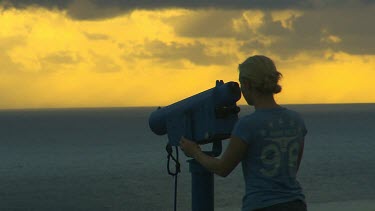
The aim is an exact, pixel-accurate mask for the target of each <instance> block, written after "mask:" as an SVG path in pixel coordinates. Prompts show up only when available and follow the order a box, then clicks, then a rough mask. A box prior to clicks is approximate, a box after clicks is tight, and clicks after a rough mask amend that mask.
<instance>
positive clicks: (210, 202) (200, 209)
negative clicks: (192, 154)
mask: <svg viewBox="0 0 375 211" xmlns="http://www.w3.org/2000/svg"><path fill="white" fill-rule="evenodd" d="M188 162H189V169H190V173H191V184H192V186H191V192H192V196H191V197H192V211H214V174H213V173H211V172H209V171H208V170H207V169H206V168H204V167H203V166H202V165H201V164H200V163H198V162H197V161H196V160H195V159H192V160H188Z"/></svg>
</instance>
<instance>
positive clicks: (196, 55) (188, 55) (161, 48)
mask: <svg viewBox="0 0 375 211" xmlns="http://www.w3.org/2000/svg"><path fill="white" fill-rule="evenodd" d="M142 46H143V47H142V48H144V50H143V51H142V52H140V53H138V54H136V55H135V56H136V57H138V58H142V59H152V60H155V61H156V62H159V63H168V62H173V61H174V62H179V61H181V60H187V61H190V62H191V63H193V64H196V65H225V64H231V63H232V62H234V61H237V58H236V57H235V55H230V54H224V53H222V52H216V53H208V52H207V50H208V49H209V47H208V46H206V45H204V44H203V43H200V42H194V43H192V44H181V43H176V42H172V43H164V42H162V41H158V40H153V41H146V42H145V44H144V45H142Z"/></svg>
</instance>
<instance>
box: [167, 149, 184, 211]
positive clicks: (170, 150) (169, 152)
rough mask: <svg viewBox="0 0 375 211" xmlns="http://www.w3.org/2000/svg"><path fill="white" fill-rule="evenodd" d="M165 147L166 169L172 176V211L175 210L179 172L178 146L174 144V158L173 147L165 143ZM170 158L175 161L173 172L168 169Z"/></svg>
mask: <svg viewBox="0 0 375 211" xmlns="http://www.w3.org/2000/svg"><path fill="white" fill-rule="evenodd" d="M165 149H166V150H167V153H168V157H167V158H168V161H167V170H168V174H169V175H171V176H174V211H176V210H177V175H178V173H180V172H181V169H180V162H179V161H178V147H177V146H176V147H175V149H176V158H175V157H174V156H173V149H172V146H171V145H170V144H167V146H166V147H165ZM171 158H172V160H173V161H174V162H175V163H176V164H175V172H172V171H171V170H170V166H169V163H170V162H169V161H170V159H171Z"/></svg>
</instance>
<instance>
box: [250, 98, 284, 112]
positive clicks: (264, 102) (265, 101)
mask: <svg viewBox="0 0 375 211" xmlns="http://www.w3.org/2000/svg"><path fill="white" fill-rule="evenodd" d="M280 107H281V106H280V105H278V104H277V103H276V101H275V99H274V97H273V95H266V96H259V97H257V98H256V99H254V108H255V109H264V108H265V109H267V108H280Z"/></svg>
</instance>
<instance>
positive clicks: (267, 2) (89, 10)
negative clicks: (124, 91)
mask: <svg viewBox="0 0 375 211" xmlns="http://www.w3.org/2000/svg"><path fill="white" fill-rule="evenodd" d="M353 2H356V4H364V5H371V4H374V0H360V1H358V0H298V1H296V0H276V1H275V0H246V1H244V0H188V1H176V0H159V1H155V0H53V1H52V0H0V4H2V5H3V7H4V8H10V7H16V8H20V9H23V8H27V7H29V6H38V7H45V8H48V9H59V10H66V11H67V14H69V15H70V16H71V17H73V18H76V19H100V18H108V17H113V16H116V15H119V14H123V13H127V12H129V11H132V10H134V9H165V8H187V9H207V8H216V9H291V8H317V7H327V6H332V7H335V6H338V5H343V4H352V3H353Z"/></svg>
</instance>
